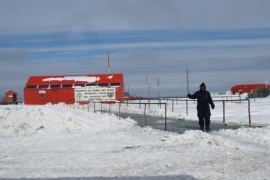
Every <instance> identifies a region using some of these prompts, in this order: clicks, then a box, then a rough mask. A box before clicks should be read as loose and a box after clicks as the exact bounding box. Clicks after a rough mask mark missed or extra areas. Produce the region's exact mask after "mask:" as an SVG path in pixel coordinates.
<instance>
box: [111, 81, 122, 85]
mask: <svg viewBox="0 0 270 180" xmlns="http://www.w3.org/2000/svg"><path fill="white" fill-rule="evenodd" d="M110 86H121V83H117V82H116V83H110Z"/></svg>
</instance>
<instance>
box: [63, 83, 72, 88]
mask: <svg viewBox="0 0 270 180" xmlns="http://www.w3.org/2000/svg"><path fill="white" fill-rule="evenodd" d="M72 86H73V84H62V88H72Z"/></svg>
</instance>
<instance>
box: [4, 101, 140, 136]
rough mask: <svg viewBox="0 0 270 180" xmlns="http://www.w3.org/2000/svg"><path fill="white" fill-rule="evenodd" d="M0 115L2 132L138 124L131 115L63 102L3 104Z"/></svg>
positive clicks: (114, 128)
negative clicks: (124, 115)
mask: <svg viewBox="0 0 270 180" xmlns="http://www.w3.org/2000/svg"><path fill="white" fill-rule="evenodd" d="M0 115H1V116H0V136H13V135H19V136H23V135H32V134H35V133H37V132H40V131H48V132H57V133H59V132H61V133H67V134H77V133H87V132H89V131H95V132H100V131H105V132H106V131H107V132H113V131H119V130H123V129H128V128H129V127H132V126H134V125H135V124H136V122H135V121H133V120H130V119H125V120H119V119H118V117H116V116H115V115H111V116H108V115H105V114H101V113H99V112H97V113H93V112H87V111H85V110H80V109H72V108H71V107H67V106H64V105H62V104H58V105H46V106H30V105H9V106H0Z"/></svg>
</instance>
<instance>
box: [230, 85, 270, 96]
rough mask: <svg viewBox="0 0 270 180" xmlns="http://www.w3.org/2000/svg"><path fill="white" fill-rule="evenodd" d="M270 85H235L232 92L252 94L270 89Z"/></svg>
mask: <svg viewBox="0 0 270 180" xmlns="http://www.w3.org/2000/svg"><path fill="white" fill-rule="evenodd" d="M269 87H270V86H269V85H266V84H240V85H235V86H233V87H231V91H232V93H233V94H235V93H240V94H242V93H251V92H257V90H258V89H260V88H269Z"/></svg>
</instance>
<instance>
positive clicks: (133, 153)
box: [0, 98, 270, 179]
mask: <svg viewBox="0 0 270 180" xmlns="http://www.w3.org/2000/svg"><path fill="white" fill-rule="evenodd" d="M250 102H251V118H252V124H257V125H260V124H261V125H263V126H264V127H262V128H249V127H248V126H243V127H242V128H240V129H237V130H230V129H229V130H219V131H214V132H211V133H204V132H201V131H199V130H193V131H186V132H185V133H184V134H177V133H173V132H166V131H161V130H156V129H153V128H151V127H149V126H147V127H144V128H142V127H139V126H138V125H137V123H136V121H134V120H132V119H130V118H126V119H119V118H118V117H117V116H115V115H113V114H111V115H109V114H105V113H100V112H96V113H94V112H93V109H92V108H93V106H91V107H90V110H89V111H88V109H86V108H85V109H82V108H80V109H78V108H74V107H75V106H74V107H73V106H66V105H64V104H58V105H45V106H30V105H3V106H0V144H1V146H0V178H45V179H46V178H62V179H66V178H67V179H76V178H82V179H270V178H269V177H270V119H269V118H270V106H269V103H270V98H265V99H256V101H253V100H251V101H250ZM215 104H216V108H215V109H214V110H212V117H211V119H212V121H218V122H222V103H220V102H216V103H215ZM168 106H169V107H168V117H175V118H176V120H177V119H185V120H197V117H196V108H195V106H196V105H195V104H194V103H190V104H189V113H188V115H186V109H185V106H184V104H181V103H179V104H177V105H175V106H174V109H173V112H172V105H171V106H170V105H168ZM112 108H116V109H117V107H112ZM121 111H125V112H137V113H139V112H140V113H141V112H142V111H143V110H142V109H140V108H139V106H138V105H129V106H128V107H126V106H124V105H122V107H121ZM147 112H148V113H149V114H151V113H152V114H153V115H160V116H162V114H164V110H163V108H159V107H158V106H153V107H151V109H148V110H147ZM226 122H227V123H238V124H247V122H248V115H247V102H243V103H226Z"/></svg>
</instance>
